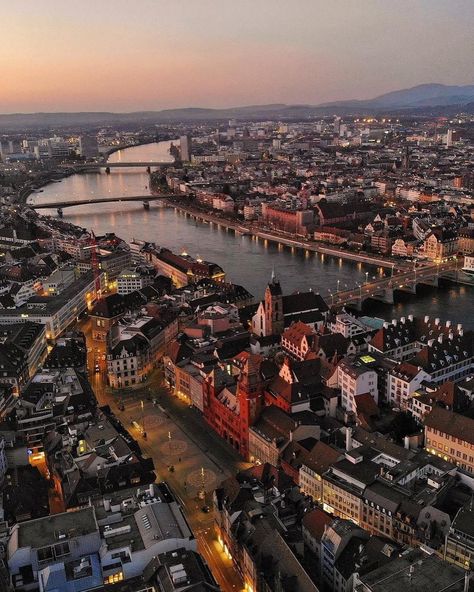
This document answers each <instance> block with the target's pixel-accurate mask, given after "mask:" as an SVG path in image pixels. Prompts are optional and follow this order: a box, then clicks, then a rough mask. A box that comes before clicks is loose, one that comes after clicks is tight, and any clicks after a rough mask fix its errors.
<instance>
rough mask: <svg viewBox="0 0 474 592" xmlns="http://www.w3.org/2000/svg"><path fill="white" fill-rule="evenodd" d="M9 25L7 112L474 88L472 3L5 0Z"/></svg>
mask: <svg viewBox="0 0 474 592" xmlns="http://www.w3.org/2000/svg"><path fill="white" fill-rule="evenodd" d="M0 31H1V50H0V112H3V113H12V112H32V111H81V110H82V111H97V110H100V111H136V110H143V109H146V110H154V109H162V108H170V107H171V108H173V107H189V106H199V107H228V106H237V105H250V104H262V103H310V104H317V103H320V102H323V101H331V100H339V99H352V98H371V97H373V96H376V95H378V94H381V93H384V92H387V91H390V90H395V89H399V88H404V87H409V86H414V85H417V84H421V83H425V82H441V83H444V84H473V83H474V0H285V1H281V0H81V1H80V2H75V1H73V0H14V1H7V0H1V1H0Z"/></svg>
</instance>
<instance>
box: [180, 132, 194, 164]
mask: <svg viewBox="0 0 474 592" xmlns="http://www.w3.org/2000/svg"><path fill="white" fill-rule="evenodd" d="M179 146H180V149H181V160H182V161H183V162H189V161H190V160H191V137H190V136H189V135H188V134H186V135H184V136H181V137H180V138H179Z"/></svg>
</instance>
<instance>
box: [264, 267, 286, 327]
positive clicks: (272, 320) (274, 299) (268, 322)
mask: <svg viewBox="0 0 474 592" xmlns="http://www.w3.org/2000/svg"><path fill="white" fill-rule="evenodd" d="M284 328H285V324H284V321H283V295H282V292H281V286H280V282H279V281H278V280H277V279H276V277H275V272H273V273H272V279H271V281H270V283H269V284H268V286H267V289H266V290H265V329H266V331H265V334H266V335H281V333H283V330H284Z"/></svg>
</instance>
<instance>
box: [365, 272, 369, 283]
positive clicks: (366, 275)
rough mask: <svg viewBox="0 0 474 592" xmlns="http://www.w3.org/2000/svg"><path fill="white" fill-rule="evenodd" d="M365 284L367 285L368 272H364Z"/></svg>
mask: <svg viewBox="0 0 474 592" xmlns="http://www.w3.org/2000/svg"><path fill="white" fill-rule="evenodd" d="M365 283H366V284H368V283H369V272H368V271H366V272H365Z"/></svg>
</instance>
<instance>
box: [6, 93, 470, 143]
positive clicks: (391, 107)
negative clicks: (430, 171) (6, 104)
mask: <svg viewBox="0 0 474 592" xmlns="http://www.w3.org/2000/svg"><path fill="white" fill-rule="evenodd" d="M460 110H463V111H467V112H469V113H474V84H471V85H466V86H448V85H444V84H420V85H418V86H414V87H412V88H407V89H403V90H397V91H393V92H389V93H386V94H383V95H380V96H378V97H375V98H374V99H368V100H352V101H336V102H332V103H321V104H319V105H285V104H270V105H250V106H246V107H231V108H227V109H205V108H204V109H203V108H195V107H192V108H191V107H189V108H185V109H164V110H161V111H137V112H133V113H109V112H80V113H14V114H4V115H1V114H0V132H1V131H2V129H4V130H7V129H13V128H15V129H25V128H38V127H56V126H58V127H60V126H71V127H73V126H76V127H78V126H79V127H81V126H94V125H107V124H131V123H140V122H143V123H153V122H155V123H166V122H174V121H189V122H192V121H206V120H208V121H209V120H216V121H217V120H225V119H230V118H237V119H247V120H251V119H253V120H255V119H262V118H263V119H265V118H268V119H298V118H306V117H315V116H316V117H317V116H323V115H332V114H334V115H362V114H369V113H386V114H396V113H400V115H409V114H411V113H413V114H429V113H431V114H435V115H442V114H446V115H451V114H454V113H456V112H458V111H460Z"/></svg>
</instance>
